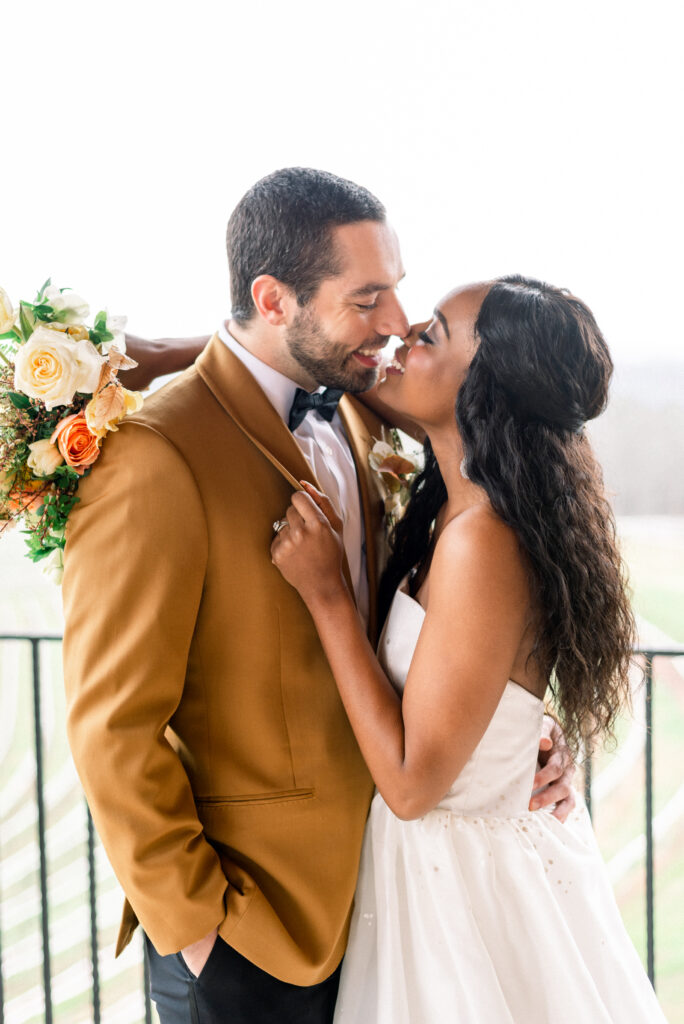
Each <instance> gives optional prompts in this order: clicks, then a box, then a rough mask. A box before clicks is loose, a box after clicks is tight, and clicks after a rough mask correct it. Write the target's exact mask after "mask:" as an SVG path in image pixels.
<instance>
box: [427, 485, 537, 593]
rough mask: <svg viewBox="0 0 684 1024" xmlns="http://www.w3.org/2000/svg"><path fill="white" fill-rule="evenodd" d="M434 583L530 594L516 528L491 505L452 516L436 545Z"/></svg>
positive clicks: (477, 507)
mask: <svg viewBox="0 0 684 1024" xmlns="http://www.w3.org/2000/svg"><path fill="white" fill-rule="evenodd" d="M430 575H431V582H432V583H433V585H434V584H438V585H440V584H441V585H443V586H446V587H448V588H451V587H453V585H454V581H455V580H457V581H458V587H459V589H460V590H462V591H463V590H464V589H467V588H470V587H476V588H477V589H481V588H486V589H490V588H496V587H497V586H503V587H506V588H507V589H512V590H513V592H515V593H516V594H517V595H519V597H520V598H523V597H526V596H527V594H528V578H529V577H528V571H527V566H526V562H525V556H524V553H523V551H522V549H521V546H520V541H519V539H518V537H517V535H516V533H515V531H514V530H512V529H511V527H510V526H507V525H506V523H504V522H503V520H501V519H500V518H499V517H498V516H497V515H496V513H495V512H493V511H492V509H491V507H490V506H489V505H488V504H485V503H483V504H479V505H473V506H472V507H471V508H469V509H466V511H465V512H462V513H461V514H460V515H458V516H455V517H454V518H453V519H451V520H450V521H449V522H448V523H447V524H446V526H445V527H444V529H443V531H442V533H441V536H440V538H439V541H438V542H437V544H436V546H435V554H434V558H433V563H432V567H431V573H430Z"/></svg>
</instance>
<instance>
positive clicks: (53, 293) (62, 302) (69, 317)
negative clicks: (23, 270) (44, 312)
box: [42, 284, 90, 324]
mask: <svg viewBox="0 0 684 1024" xmlns="http://www.w3.org/2000/svg"><path fill="white" fill-rule="evenodd" d="M42 301H43V302H45V303H47V305H48V306H52V308H53V309H54V311H55V313H58V314H59V319H60V320H61V321H62V323H63V324H82V323H83V321H84V320H85V319H86V317H87V316H88V314H89V313H90V306H89V305H88V303H87V302H86V300H85V299H82V298H81V296H80V295H77V294H76V292H72V291H71V290H70V289H68V288H67V290H66V291H64V292H61V291H60V290H59V288H57V287H56V286H55V285H54V284H51V285H49V286H48V287H47V288H46V289H45V291H44V292H43V298H42Z"/></svg>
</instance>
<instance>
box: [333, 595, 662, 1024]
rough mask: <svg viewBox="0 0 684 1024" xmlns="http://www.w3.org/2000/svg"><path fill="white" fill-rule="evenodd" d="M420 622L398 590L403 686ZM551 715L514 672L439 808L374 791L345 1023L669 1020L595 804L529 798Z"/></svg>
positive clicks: (395, 648) (390, 652)
mask: <svg viewBox="0 0 684 1024" xmlns="http://www.w3.org/2000/svg"><path fill="white" fill-rule="evenodd" d="M423 618H424V611H423V609H422V607H421V605H420V604H418V603H417V602H416V601H414V600H413V599H412V598H411V597H409V595H408V594H406V593H405V592H404V591H403V590H398V591H397V593H396V595H395V598H394V601H393V604H392V607H391V609H390V614H389V616H388V619H387V622H386V624H385V629H384V631H383V635H382V637H381V640H380V648H379V657H380V660H381V661H382V663H383V665H384V667H385V670H386V671H387V673H388V675H389V677H390V679H391V680H392V682H393V683H394V685H395V686H396V688H397V689H398V690H399V691H401V689H402V688H403V685H404V682H405V680H406V676H407V674H408V669H409V665H410V662H411V658H412V656H413V651H414V649H415V646H416V642H417V640H418V635H419V633H420V629H421V627H422V623H423ZM543 714H544V709H543V704H542V702H541V701H540V700H538V699H537V698H536V697H535V696H534V695H533V694H531V693H529V692H528V691H527V690H525V689H523V688H522V687H520V686H518V685H517V684H516V683H513V682H509V683H507V685H506V688H505V690H504V692H503V695H502V697H501V701H500V703H499V705H498V707H497V709H496V711H495V713H494V715H493V717H492V720H491V722H490V724H489V726H488V727H487V730H486V732H485V734H484V736H483V737H482V740H481V741H480V743H479V744H478V746H477V748H476V749H475V751H474V753H473V755H472V757H471V758H470V760H469V761H468V763H467V764H466V765H465V767H464V768H463V770H462V771H461V773H460V775H459V776H458V778H457V779H456V781H455V782H454V784H453V785H452V786H451V788H450V789H449V792H448V793H447V794H446V795H445V796H444V798H443V800H441V801H440V803H439V805H438V806H437V807H436V808H434V810H432V811H430V812H429V813H428V814H426V815H425V816H424V817H423V818H420V819H418V820H416V821H401V820H400V819H399V818H397V817H396V816H395V815H394V814H393V813H392V812H391V811H390V809H389V808H388V807H387V805H386V803H385V802H384V800H383V799H382V797H381V796H380V794H379V793H378V794H376V796H375V798H374V800H373V803H372V805H371V810H370V815H369V819H368V825H367V827H366V834H365V837H364V844H363V850H362V855H361V867H360V873H359V880H358V885H357V891H356V898H355V906H354V912H353V917H352V925H351V933H350V939H349V945H348V948H347V953H346V956H345V959H344V962H343V967H342V978H341V983H340V992H339V997H338V1001H337V1009H336V1012H335V1024H450V1022H453V1024H665V1017H664V1015H663V1013H662V1011H661V1010H660V1008H659V1007H658V1004H657V1001H656V998H655V995H654V993H653V989H652V988H651V985H650V983H649V981H648V977H647V976H646V973H645V972H644V970H643V968H642V966H641V962H640V961H639V958H638V956H637V954H636V951H635V949H634V947H633V945H632V943H631V941H630V939H629V937H628V935H627V933H626V931H625V929H624V926H623V924H622V920H621V918H620V914H619V911H618V909H617V906H616V903H615V899H614V897H613V893H612V889H611V886H610V882H609V880H608V876H607V873H606V870H605V866H604V864H603V861H602V859H601V856H600V853H599V851H598V848H597V845H596V841H595V839H594V835H593V832H592V829H591V824H590V822H589V818H588V815H587V813H586V810H585V808H584V807H580V808H579V809H577V810H576V811H575V812H573V814H572V815H571V816H570V819H569V820H568V822H567V823H566V824H561V823H560V822H559V821H558V820H557V819H556V818H554V817H553V816H552V814H551V813H550V812H548V811H534V812H530V811H529V810H528V804H529V799H530V794H531V790H532V780H533V778H534V774H535V771H536V760H537V752H538V748H539V736H540V731H541V724H542V718H543Z"/></svg>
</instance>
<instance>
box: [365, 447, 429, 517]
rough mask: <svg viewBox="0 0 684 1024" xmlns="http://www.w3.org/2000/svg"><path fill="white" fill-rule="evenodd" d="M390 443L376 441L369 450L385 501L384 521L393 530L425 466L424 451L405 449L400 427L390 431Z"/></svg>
mask: <svg viewBox="0 0 684 1024" xmlns="http://www.w3.org/2000/svg"><path fill="white" fill-rule="evenodd" d="M390 439H391V443H389V444H388V442H387V441H375V444H374V445H373V447H372V448H371V450H370V452H369V453H368V461H369V463H370V467H371V469H372V470H373V472H374V474H375V479H376V480H377V482H378V486H379V490H380V494H381V496H382V499H383V501H384V504H385V521H386V523H387V528H388V529H391V528H392V527H393V526H394V525H395V524H396V523H398V522H399V520H400V519H401V517H402V516H403V514H404V512H405V511H406V505H407V504H408V500H409V494H410V490H411V484H412V483H413V480H414V479H415V477H416V476H417V475H418V473H420V471H421V469H422V468H423V453H422V452H420V451H416V452H410V451H406V450H405V449H404V448H403V447H402V444H401V439H400V435H399V431H398V430H395V429H393V430H391V431H390Z"/></svg>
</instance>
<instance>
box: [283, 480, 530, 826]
mask: <svg viewBox="0 0 684 1024" xmlns="http://www.w3.org/2000/svg"><path fill="white" fill-rule="evenodd" d="M312 493H313V492H312V491H309V492H308V493H306V492H299V493H297V494H295V495H293V498H292V505H291V506H290V509H289V510H288V522H289V527H288V528H287V529H285V530H282V531H281V532H280V533H279V534H278V536H277V538H276V540H275V541H274V543H273V548H272V557H273V560H274V562H275V564H276V566H277V567H278V568H279V569H280V571H281V572H282V573H283V575H284V576H285V578H286V579H287V580H288V581H289V582H290V583H292V584H293V586H295V587H296V588H297V590H298V591H299V593H300V594H301V596H302V598H303V600H304V601H305V602H306V604H307V606H308V608H309V611H310V612H311V615H312V617H313V619H314V622H315V624H316V628H317V630H318V633H319V636H320V638H321V642H322V644H323V647H324V649H325V652H326V655H327V657H328V661H329V662H330V666H331V668H332V671H333V674H334V676H335V680H336V682H337V686H338V688H339V691H340V695H341V697H342V701H343V703H344V706H345V709H346V712H347V715H348V717H349V720H350V722H351V725H352V728H353V730H354V733H355V735H356V738H357V741H358V743H359V746H360V748H361V752H362V754H363V756H364V758H365V760H366V763H367V764H368V767H369V769H370V772H371V775H372V776H373V779H374V781H375V783H376V785H377V787H378V789H379V791H380V792H381V794H382V796H383V798H384V799H385V801H386V802H387V804H388V805H389V807H390V808H391V809H392V810H393V812H394V813H395V814H396V815H397V816H398V817H400V818H405V819H410V818H418V817H421V816H422V815H423V814H425V813H426V812H427V811H429V810H431V809H432V808H433V807H435V806H436V805H437V803H438V802H439V800H440V799H441V798H442V797H443V795H444V794H445V793H446V792H447V790H448V789H449V786H450V785H451V784H452V782H453V780H454V779H455V778H456V777H457V775H458V774H459V772H460V771H461V769H462V768H463V767H464V765H465V764H466V762H467V761H468V759H469V757H470V756H471V754H472V753H473V751H474V750H475V747H476V746H477V744H478V743H479V741H480V739H481V738H482V736H483V735H484V732H485V729H486V728H487V725H488V724H489V721H490V720H491V718H492V716H493V714H494V711H495V710H496V707H497V704H498V702H499V700H500V698H501V694H502V693H503V689H504V687H505V685H506V682H507V681H508V679H509V677H510V672H511V667H512V665H513V663H514V660H515V657H516V653H517V651H518V648H519V646H520V642H521V638H522V636H523V634H524V631H525V626H526V619H527V608H528V605H529V594H528V583H527V577H526V572H525V568H524V566H523V564H522V561H521V559H520V555H519V553H518V545H517V542H516V539H515V537H514V535H513V534H512V532H511V531H510V530H508V528H507V527H505V526H504V525H503V524H501V523H499V522H498V521H497V520H496V519H494V517H493V516H491V515H489V514H487V513H486V512H483V510H482V509H481V508H480V509H473V510H470V512H466V513H464V514H463V515H462V516H460V517H459V519H458V520H454V521H453V522H452V523H450V524H448V525H447V527H446V528H445V530H444V532H443V533H442V536H441V537H440V539H439V542H438V544H437V546H436V549H435V554H434V557H433V561H432V565H431V569H430V600H429V607H428V609H427V612H426V615H425V620H424V623H423V627H422V630H421V634H420V638H419V640H418V644H417V646H416V650H415V653H414V656H413V660H412V662H411V668H410V670H409V674H408V678H407V681H406V686H405V689H404V695H403V699H402V698H400V697H399V696H398V695H397V693H396V691H395V690H394V688H393V686H392V685H391V683H390V681H389V679H388V678H387V676H386V675H385V673H384V671H383V669H382V667H381V666H380V664H379V662H378V660H377V658H376V656H375V654H374V652H373V650H372V648H371V646H370V644H369V642H368V639H367V637H366V634H365V631H364V629H363V626H362V624H361V622H360V620H359V617H358V615H357V612H356V608H355V606H354V603H353V601H352V598H351V596H350V594H349V591H348V589H347V587H346V584H345V582H344V579H343V575H342V572H341V556H340V554H339V538H338V536H337V535H336V534H335V533H333V531H332V530H331V529H330V527H329V524H328V521H327V519H326V516H325V515H323V513H322V512H321V508H324V510H325V513H326V515H330V507H329V506H325V505H323V504H322V503H321V502H320V500H319V498H320V496H319V497H318V498H317V499H316V501H318V503H319V504H320V505H321V508H319V507H317V504H316V502H315V501H314V498H313V497H312ZM324 500H325V499H324ZM333 546H334V549H335V551H336V555H335V558H336V561H334V562H333V561H332V560H331V553H332V551H333ZM332 566H334V568H331V567H332ZM454 580H458V586H455V585H454Z"/></svg>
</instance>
